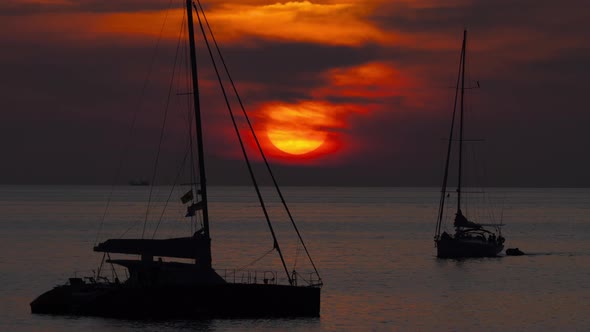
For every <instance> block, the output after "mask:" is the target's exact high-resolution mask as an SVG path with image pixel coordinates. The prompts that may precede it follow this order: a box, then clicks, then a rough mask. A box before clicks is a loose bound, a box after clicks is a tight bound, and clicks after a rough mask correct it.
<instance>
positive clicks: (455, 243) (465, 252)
mask: <svg viewBox="0 0 590 332" xmlns="http://www.w3.org/2000/svg"><path fill="white" fill-rule="evenodd" d="M503 249H504V245H502V244H498V243H491V242H485V241H473V240H463V239H461V240H457V239H444V240H443V239H441V240H439V241H438V242H437V243H436V257H438V258H471V257H496V256H498V254H499V253H500V252H502V250H503Z"/></svg>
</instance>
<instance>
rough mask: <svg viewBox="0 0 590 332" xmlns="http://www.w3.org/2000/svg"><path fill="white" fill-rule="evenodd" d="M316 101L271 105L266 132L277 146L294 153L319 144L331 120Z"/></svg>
mask: <svg viewBox="0 0 590 332" xmlns="http://www.w3.org/2000/svg"><path fill="white" fill-rule="evenodd" d="M323 107H324V105H320V104H317V103H309V102H308V103H302V104H299V105H286V104H282V105H281V104H279V105H272V106H268V109H267V111H266V115H267V124H266V134H267V135H268V138H269V139H270V141H271V143H272V144H273V145H274V146H275V147H277V148H278V149H279V150H281V151H283V152H286V153H289V154H293V155H301V154H306V153H309V152H311V151H314V150H316V149H317V148H319V147H320V146H321V145H322V144H323V143H324V141H325V140H326V136H327V132H326V126H330V125H333V124H334V122H335V121H334V120H333V119H331V118H330V117H329V115H328V113H327V112H326V110H325V109H323Z"/></svg>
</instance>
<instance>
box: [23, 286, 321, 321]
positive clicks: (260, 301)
mask: <svg viewBox="0 0 590 332" xmlns="http://www.w3.org/2000/svg"><path fill="white" fill-rule="evenodd" d="M31 312H32V313H35V314H54V315H79V316H102V317H114V318H129V319H141V318H150V319H162V318H179V319H199V318H212V317H228V318H231V317H303V316H306V317H318V316H319V315H320V288H316V287H297V286H286V285H261V284H219V285H194V286H190V287H187V286H182V287H177V286H157V287H130V286H127V285H124V284H122V285H115V284H106V285H105V284H87V285H83V286H79V285H75V286H72V285H64V286H58V287H55V288H54V289H52V290H50V291H48V292H46V293H44V294H42V295H41V296H39V297H38V298H37V299H35V300H34V301H33V302H31Z"/></svg>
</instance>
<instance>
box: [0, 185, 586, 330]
mask: <svg viewBox="0 0 590 332" xmlns="http://www.w3.org/2000/svg"><path fill="white" fill-rule="evenodd" d="M155 189H156V193H155V195H154V198H153V201H154V202H155V206H154V208H152V209H151V212H150V214H149V215H148V221H147V223H146V232H145V234H147V235H146V237H150V238H151V236H152V234H153V231H154V229H155V227H156V223H157V220H158V219H159V217H160V214H161V211H162V207H163V206H164V202H165V200H166V197H167V196H168V191H169V190H168V189H169V188H165V187H158V188H155ZM110 190H111V188H110V187H100V186H95V187H82V186H80V187H76V186H69V187H61V186H0V248H1V252H2V255H1V256H0V331H181V330H211V331H223V330H236V329H237V330H254V329H256V330H267V329H288V330H290V331H294V330H301V331H310V330H326V331H335V330H377V331H434V330H437V331H439V330H443V331H447V330H449V331H486V330H489V331H495V330H503V331H540V330H563V331H588V330H590V282H589V281H590V189H505V188H502V189H494V190H492V191H491V196H496V197H499V199H498V200H496V206H497V209H496V216H501V218H502V222H504V223H505V224H506V226H505V227H504V235H505V237H506V238H507V241H506V247H508V248H510V247H519V248H520V249H521V250H523V251H525V252H526V253H529V254H530V255H527V256H522V257H500V258H494V259H471V260H462V261H457V260H438V259H436V258H435V257H434V255H435V248H434V247H433V241H432V237H433V232H434V226H435V225H434V223H435V220H436V217H435V216H436V213H437V209H438V206H437V204H438V193H437V191H438V190H437V189H436V188H309V187H300V188H295V187H291V188H284V191H285V196H286V198H287V201H288V202H290V207H291V209H292V212H293V214H294V216H295V218H296V220H297V221H298V225H299V227H300V229H301V231H302V233H303V236H304V239H305V240H306V242H307V245H308V247H309V250H310V251H311V254H312V256H313V258H314V259H315V260H316V264H317V265H318V267H319V269H320V273H321V274H322V277H323V280H324V283H325V286H324V287H323V289H322V310H321V317H320V318H314V319H261V320H209V321H197V322H192V321H164V322H163V321H151V322H145V321H127V320H115V319H102V318H86V317H59V316H56V317H53V316H44V315H32V314H30V308H29V302H30V301H31V300H33V299H34V298H35V297H36V296H38V295H39V294H41V293H42V292H44V291H47V290H49V289H51V288H52V287H53V286H55V285H57V284H60V283H64V282H65V281H66V279H67V278H68V277H70V276H73V275H74V274H76V275H82V274H87V275H91V274H92V272H91V271H92V270H95V269H96V268H97V267H98V264H99V262H100V259H101V256H100V255H99V254H98V253H94V252H93V251H92V247H93V245H94V243H95V241H96V238H97V230H98V229H99V226H100V220H101V216H102V214H103V213H104V208H105V204H106V201H107V197H108V195H109V192H110ZM148 190H149V188H148V187H121V188H117V190H116V191H115V195H114V196H113V198H112V203H111V205H110V208H109V209H108V213H107V218H106V221H105V222H104V224H103V226H102V229H103V230H102V232H101V234H100V236H99V240H105V239H106V238H109V237H120V236H121V235H122V234H123V233H124V232H125V230H127V229H129V230H128V231H127V233H126V235H125V236H126V237H137V236H140V235H141V231H142V228H143V223H144V220H145V216H146V202H147V193H148ZM267 191H269V190H267ZM180 194H181V193H180V192H177V193H175V195H174V196H173V197H175V199H174V204H170V206H169V208H168V209H166V210H165V211H166V213H165V214H164V218H163V222H162V223H161V224H160V226H158V232H157V233H156V237H169V236H187V235H188V234H190V232H191V231H193V230H194V228H191V225H190V222H187V221H185V220H182V218H178V217H177V216H179V215H182V214H183V212H184V210H183V207H182V206H178V204H176V201H177V199H176V197H178V195H180ZM210 201H211V204H210V207H211V211H210V215H211V235H212V238H213V261H214V262H213V264H214V266H215V267H216V269H217V270H218V271H220V270H223V269H236V268H241V267H245V268H248V269H256V270H264V269H267V268H269V267H270V266H272V269H273V270H277V271H280V269H281V268H280V266H279V265H277V264H278V259H277V257H276V254H275V253H270V254H268V255H266V256H264V254H265V253H267V252H268V251H269V250H270V249H271V248H272V239H271V237H270V234H269V233H268V231H267V229H266V225H265V223H264V219H263V217H262V214H261V212H260V210H259V209H258V208H257V204H256V200H255V196H254V192H253V190H252V189H251V188H245V187H214V188H211V192H210ZM279 207H280V206H279V204H278V202H277V200H276V199H273V200H272V201H271V203H270V204H269V208H270V210H271V213H272V214H273V215H276V216H278V218H277V226H276V227H277V233H278V235H279V240H280V243H281V246H282V248H283V251H284V253H285V255H286V256H287V262H288V265H289V268H290V269H291V268H292V267H293V266H295V267H296V268H297V269H298V270H300V269H305V268H306V267H308V264H306V263H305V261H304V257H303V252H302V251H301V250H300V248H299V247H298V246H297V245H296V244H295V242H294V241H293V238H294V236H293V233H292V232H291V233H289V232H288V231H289V225H288V224H287V223H286V222H285V216H284V214H281V212H280V210H279ZM261 257H262V258H261ZM259 258H261V259H260V260H259V261H257V262H256V263H253V264H249V263H252V262H254V261H255V260H257V259H259Z"/></svg>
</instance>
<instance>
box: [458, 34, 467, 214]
mask: <svg viewBox="0 0 590 332" xmlns="http://www.w3.org/2000/svg"><path fill="white" fill-rule="evenodd" d="M462 53H463V59H462V63H461V111H460V114H461V115H460V120H459V175H458V177H457V179H458V180H457V212H458V211H460V210H461V170H462V166H463V108H464V95H465V62H466V61H465V60H466V53H467V30H463V52H462Z"/></svg>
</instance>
